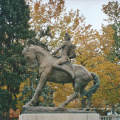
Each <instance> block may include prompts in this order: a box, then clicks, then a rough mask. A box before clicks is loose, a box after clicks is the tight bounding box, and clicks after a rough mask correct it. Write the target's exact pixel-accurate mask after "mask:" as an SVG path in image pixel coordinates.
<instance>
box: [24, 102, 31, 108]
mask: <svg viewBox="0 0 120 120" xmlns="http://www.w3.org/2000/svg"><path fill="white" fill-rule="evenodd" d="M30 106H32V104H31V103H30V102H28V103H26V104H25V105H24V106H23V107H30Z"/></svg>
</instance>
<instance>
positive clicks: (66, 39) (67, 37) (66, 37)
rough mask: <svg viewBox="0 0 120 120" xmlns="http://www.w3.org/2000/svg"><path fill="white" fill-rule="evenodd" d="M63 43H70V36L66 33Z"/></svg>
mask: <svg viewBox="0 0 120 120" xmlns="http://www.w3.org/2000/svg"><path fill="white" fill-rule="evenodd" d="M64 38H65V41H70V39H71V36H70V35H69V34H68V33H65V37H64Z"/></svg>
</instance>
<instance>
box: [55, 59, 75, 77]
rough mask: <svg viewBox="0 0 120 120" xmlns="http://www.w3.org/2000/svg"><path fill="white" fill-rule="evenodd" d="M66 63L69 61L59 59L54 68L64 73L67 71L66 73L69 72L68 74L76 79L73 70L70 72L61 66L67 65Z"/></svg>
mask: <svg viewBox="0 0 120 120" xmlns="http://www.w3.org/2000/svg"><path fill="white" fill-rule="evenodd" d="M66 61H67V60H66V59H62V58H60V59H58V60H56V61H55V63H54V64H53V67H54V68H56V69H59V70H63V71H65V72H67V73H68V74H70V75H71V76H72V78H73V79H74V78H75V75H74V73H73V71H72V70H69V69H68V68H67V67H66V68H65V67H64V68H63V67H62V66H60V64H63V63H65V62H66Z"/></svg>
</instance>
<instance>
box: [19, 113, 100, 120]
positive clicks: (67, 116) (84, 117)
mask: <svg viewBox="0 0 120 120" xmlns="http://www.w3.org/2000/svg"><path fill="white" fill-rule="evenodd" d="M19 120H99V114H97V113H42V114H22V115H20V116H19Z"/></svg>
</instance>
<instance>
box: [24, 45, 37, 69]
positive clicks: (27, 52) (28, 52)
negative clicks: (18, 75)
mask: <svg viewBox="0 0 120 120" xmlns="http://www.w3.org/2000/svg"><path fill="white" fill-rule="evenodd" d="M22 54H23V55H24V58H25V59H26V60H27V63H28V65H29V66H30V67H32V68H33V67H35V66H36V65H37V59H36V55H35V51H34V49H33V47H26V48H24V49H23V51H22Z"/></svg>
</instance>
